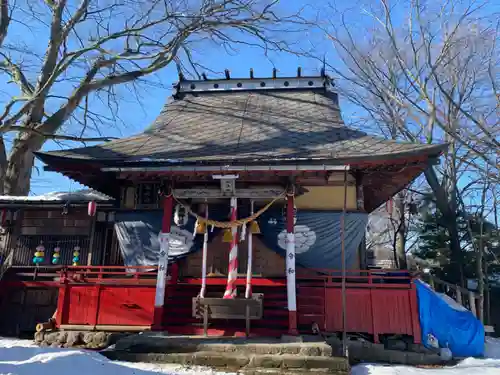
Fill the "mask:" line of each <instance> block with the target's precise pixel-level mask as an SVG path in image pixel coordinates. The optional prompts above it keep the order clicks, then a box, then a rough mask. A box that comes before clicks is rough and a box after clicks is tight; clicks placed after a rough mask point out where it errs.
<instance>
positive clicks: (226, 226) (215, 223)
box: [174, 193, 286, 229]
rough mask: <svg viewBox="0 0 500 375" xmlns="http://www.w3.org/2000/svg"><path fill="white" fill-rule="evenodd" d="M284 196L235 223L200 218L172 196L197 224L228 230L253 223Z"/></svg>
mask: <svg viewBox="0 0 500 375" xmlns="http://www.w3.org/2000/svg"><path fill="white" fill-rule="evenodd" d="M285 196H286V194H285V193H283V194H280V195H279V196H277V197H276V198H274V199H273V200H272V201H271V202H269V203H268V204H266V205H265V206H264V207H262V208H261V209H260V210H258V211H257V212H256V213H254V214H253V215H250V216H249V217H246V218H244V219H238V220H235V221H217V220H211V219H208V218H204V217H203V216H200V215H198V214H197V213H196V212H194V211H192V210H191V208H190V207H189V206H187V205H185V204H184V203H182V202H181V201H180V200H179V199H177V198H176V197H175V196H174V199H175V201H176V202H177V203H178V204H180V205H181V206H183V207H184V208H185V210H186V212H187V213H188V214H190V215H191V216H193V217H194V218H196V221H197V222H198V223H204V224H205V225H208V226H212V227H216V228H222V229H229V228H232V227H239V226H241V225H246V224H247V223H250V222H252V221H254V220H255V219H257V218H258V217H259V216H260V215H262V214H263V213H264V212H266V211H267V210H268V209H269V208H270V207H271V206H272V205H273V204H274V203H275V202H276V201H278V200H279V199H282V198H284V197H285ZM195 228H196V226H195Z"/></svg>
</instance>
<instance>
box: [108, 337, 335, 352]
mask: <svg viewBox="0 0 500 375" xmlns="http://www.w3.org/2000/svg"><path fill="white" fill-rule="evenodd" d="M115 349H116V350H119V351H128V352H134V353H194V352H213V353H233V354H241V355H253V354H261V355H302V356H319V357H331V356H332V354H333V353H332V347H331V346H330V345H329V344H327V343H325V342H324V341H323V342H321V341H318V342H283V341H281V340H279V339H251V338H250V339H244V338H214V337H195V336H190V337H186V336H184V337H183V336H161V335H154V334H144V335H132V336H129V337H126V338H124V339H122V340H120V341H118V342H117V343H116V346H115Z"/></svg>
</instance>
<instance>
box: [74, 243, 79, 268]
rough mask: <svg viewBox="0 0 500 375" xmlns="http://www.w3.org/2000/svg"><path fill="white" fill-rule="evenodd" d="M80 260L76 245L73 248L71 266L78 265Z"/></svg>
mask: <svg viewBox="0 0 500 375" xmlns="http://www.w3.org/2000/svg"><path fill="white" fill-rule="evenodd" d="M79 262H80V246H78V245H76V246H75V248H74V249H73V266H78V264H79Z"/></svg>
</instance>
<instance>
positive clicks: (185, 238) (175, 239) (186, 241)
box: [168, 226, 193, 256]
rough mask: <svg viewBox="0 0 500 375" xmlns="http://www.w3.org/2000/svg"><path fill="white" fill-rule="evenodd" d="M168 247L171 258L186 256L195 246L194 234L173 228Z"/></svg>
mask: <svg viewBox="0 0 500 375" xmlns="http://www.w3.org/2000/svg"><path fill="white" fill-rule="evenodd" d="M168 245H169V249H168V254H169V255H170V256H177V255H181V254H185V253H186V252H187V251H189V250H190V249H191V247H192V246H193V233H191V232H189V231H187V230H185V229H181V228H179V227H176V226H172V228H171V229H170V237H169V239H168Z"/></svg>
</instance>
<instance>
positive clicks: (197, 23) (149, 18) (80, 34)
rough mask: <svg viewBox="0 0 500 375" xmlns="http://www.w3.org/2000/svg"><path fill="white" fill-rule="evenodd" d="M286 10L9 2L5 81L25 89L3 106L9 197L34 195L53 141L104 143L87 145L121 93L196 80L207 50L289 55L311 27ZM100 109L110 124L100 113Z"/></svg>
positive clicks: (176, 3)
mask: <svg viewBox="0 0 500 375" xmlns="http://www.w3.org/2000/svg"><path fill="white" fill-rule="evenodd" d="M278 3H279V2H278V1H277V0H134V1H131V0H99V1H98V0H79V2H76V1H74V0H45V1H40V0H19V1H12V0H0V75H2V76H3V77H8V80H9V83H11V85H7V86H8V87H9V88H10V87H11V86H12V84H14V85H16V86H17V89H16V92H14V90H12V89H10V90H8V92H7V93H4V95H3V100H1V102H2V104H3V109H1V110H0V194H11V195H13V194H18V195H19V194H27V193H28V192H29V190H30V177H31V173H32V168H33V165H34V157H33V152H35V151H38V150H40V149H41V147H42V146H43V144H44V143H45V142H46V141H47V140H49V139H51V140H69V141H82V142H86V141H98V140H102V139H103V138H105V137H101V136H99V137H90V138H87V137H86V135H88V134H94V135H95V134H97V135H99V134H102V132H103V127H104V126H103V121H105V119H106V118H107V119H108V120H114V118H113V116H114V115H116V106H117V102H116V98H117V96H116V95H117V89H118V86H121V87H123V85H125V86H127V87H129V89H130V90H131V92H132V94H133V90H134V89H135V88H136V85H137V84H139V83H141V82H144V81H145V79H146V77H148V76H153V75H154V74H155V73H156V72H158V71H160V70H161V69H164V68H165V67H167V66H170V65H172V66H174V65H175V66H177V69H178V70H179V72H180V73H182V72H183V74H186V71H187V72H188V73H191V74H193V75H197V74H198V71H199V70H201V69H202V68H203V65H202V61H200V59H199V58H198V59H197V57H196V56H197V55H196V52H197V51H199V50H200V49H202V48H215V47H218V48H222V50H226V51H234V50H235V48H237V47H238V46H239V45H247V46H252V47H260V48H262V49H264V51H270V50H274V51H290V45H291V44H290V43H287V42H286V40H285V39H284V38H286V36H290V33H292V35H293V31H297V30H299V29H300V25H302V24H303V22H304V21H303V19H302V18H301V15H300V11H299V12H298V13H294V14H291V13H290V14H288V15H284V14H283V13H282V12H281V10H283V9H281V10H280V8H279V4H278ZM285 29H286V30H287V33H280V31H283V30H285ZM19 30H22V31H21V32H20V31H19ZM280 35H281V36H283V35H284V36H283V39H282V37H281V36H280ZM24 36H26V37H24ZM292 39H293V37H292ZM33 41H35V42H33ZM40 46H41V47H42V48H41V49H40ZM41 51H43V52H41ZM40 52H41V53H40ZM198 57H199V55H198ZM7 86H5V87H7ZM6 97H7V99H5V98H6ZM99 101H100V102H101V103H104V105H105V106H106V107H108V108H109V113H108V114H103V113H96V112H95V110H93V103H96V102H99ZM106 116H108V117H106ZM70 123H71V124H72V126H71V129H69V128H70V127H68V126H67V125H68V124H70ZM7 139H11V140H12V144H11V145H10V146H9V145H6V142H7Z"/></svg>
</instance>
